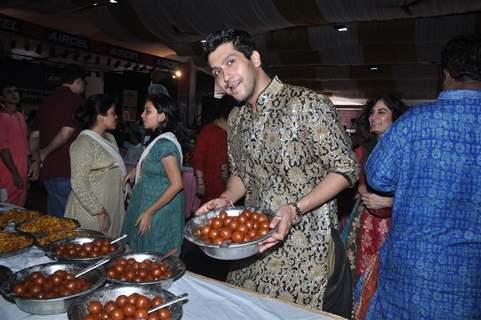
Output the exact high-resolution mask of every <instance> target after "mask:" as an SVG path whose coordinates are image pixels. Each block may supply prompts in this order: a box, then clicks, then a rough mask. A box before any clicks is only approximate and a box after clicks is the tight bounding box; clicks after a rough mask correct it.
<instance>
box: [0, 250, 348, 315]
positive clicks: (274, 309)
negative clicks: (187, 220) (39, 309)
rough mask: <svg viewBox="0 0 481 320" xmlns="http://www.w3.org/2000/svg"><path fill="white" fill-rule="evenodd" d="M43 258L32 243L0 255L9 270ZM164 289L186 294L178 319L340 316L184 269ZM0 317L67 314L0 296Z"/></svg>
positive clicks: (14, 269)
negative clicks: (35, 309)
mask: <svg viewBox="0 0 481 320" xmlns="http://www.w3.org/2000/svg"><path fill="white" fill-rule="evenodd" d="M47 262H51V260H50V259H49V258H47V257H46V256H45V255H44V254H43V252H42V251H41V250H39V249H37V248H36V247H32V248H31V249H30V250H28V251H27V252H25V253H24V254H21V255H17V256H13V257H9V258H3V259H0V265H4V266H6V267H9V268H10V269H12V271H18V270H20V269H23V268H26V267H29V266H33V265H37V264H41V263H47ZM168 290H169V291H170V292H172V293H174V294H176V295H178V294H181V293H184V292H187V293H188V294H189V302H188V303H186V304H184V306H183V310H184V316H183V317H182V319H184V320H204V319H205V320H213V319H227V320H241V319H242V320H243V319H255V320H264V319H265V320H275V319H279V320H293V319H296V320H297V319H302V320H311V319H312V320H314V319H342V318H340V317H337V316H334V315H331V314H328V313H323V312H319V313H316V312H310V311H308V310H306V309H304V308H300V307H297V306H295V305H292V304H287V303H284V302H282V301H280V300H277V299H271V298H267V297H264V296H260V295H258V294H256V293H253V292H249V291H246V290H242V289H239V288H235V287H232V286H229V285H227V284H225V283H222V282H219V281H215V280H212V279H209V278H205V277H202V276H199V275H196V274H194V273H190V272H186V274H185V275H184V276H183V277H182V278H180V279H179V280H177V281H176V282H174V284H173V285H172V286H171V287H170V288H169V289H168ZM0 319H5V320H7V319H8V320H16V319H38V320H47V319H49V320H66V319H67V314H66V313H62V314H57V315H48V316H38V315H31V314H28V313H25V312H23V311H21V310H20V309H19V308H17V306H16V305H15V304H12V303H10V302H8V301H6V300H5V299H3V297H0Z"/></svg>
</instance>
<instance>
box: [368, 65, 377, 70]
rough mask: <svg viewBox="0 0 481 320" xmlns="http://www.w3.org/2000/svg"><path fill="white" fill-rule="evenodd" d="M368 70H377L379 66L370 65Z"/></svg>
mask: <svg viewBox="0 0 481 320" xmlns="http://www.w3.org/2000/svg"><path fill="white" fill-rule="evenodd" d="M369 70H371V71H378V70H379V67H378V66H372V67H369Z"/></svg>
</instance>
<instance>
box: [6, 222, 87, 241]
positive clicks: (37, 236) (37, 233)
mask: <svg viewBox="0 0 481 320" xmlns="http://www.w3.org/2000/svg"><path fill="white" fill-rule="evenodd" d="M35 219H36V218H34V219H30V220H28V221H25V222H22V223H20V224H18V225H15V231H17V232H21V233H27V234H29V235H31V236H32V237H34V238H40V237H43V236H46V235H47V234H49V232H27V231H22V230H20V227H21V226H22V225H23V224H24V223H29V222H31V221H33V220H35ZM62 219H68V220H71V221H73V222H74V223H75V225H76V227H75V228H74V229H77V228H80V222H78V221H77V220H75V219H72V218H62ZM74 229H72V230H74ZM56 231H60V230H56ZM54 232H55V231H54Z"/></svg>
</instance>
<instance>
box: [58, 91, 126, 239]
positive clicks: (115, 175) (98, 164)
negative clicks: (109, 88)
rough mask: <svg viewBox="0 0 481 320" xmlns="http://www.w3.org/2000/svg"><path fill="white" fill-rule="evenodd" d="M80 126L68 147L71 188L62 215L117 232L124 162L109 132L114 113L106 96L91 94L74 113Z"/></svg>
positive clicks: (113, 124) (121, 211) (121, 217)
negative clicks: (77, 133) (78, 131)
mask: <svg viewBox="0 0 481 320" xmlns="http://www.w3.org/2000/svg"><path fill="white" fill-rule="evenodd" d="M74 119H75V121H76V122H77V123H78V124H79V126H80V127H81V128H82V129H84V130H83V131H82V132H80V134H79V135H78V137H77V139H75V141H74V142H73V143H72V145H71V146H70V159H71V168H72V175H71V183H72V191H71V192H70V196H69V199H68V202H67V208H66V211H65V216H66V217H70V218H74V219H77V220H78V221H79V222H80V224H81V226H82V228H86V229H92V230H97V231H101V232H103V233H105V234H106V235H108V236H111V237H115V236H117V235H119V233H120V230H121V227H122V223H123V220H124V216H125V209H124V196H123V190H122V180H123V178H124V176H125V175H126V169H125V164H124V162H123V160H122V157H121V156H120V154H119V148H118V147H117V143H116V141H115V138H114V136H113V135H112V134H110V133H108V132H107V130H112V129H115V127H116V125H117V115H116V114H115V105H114V101H113V99H112V98H111V97H109V96H108V95H103V94H99V95H93V96H91V97H89V98H88V99H87V102H86V103H85V105H84V106H83V107H80V108H79V109H78V110H77V111H76V112H75V115H74Z"/></svg>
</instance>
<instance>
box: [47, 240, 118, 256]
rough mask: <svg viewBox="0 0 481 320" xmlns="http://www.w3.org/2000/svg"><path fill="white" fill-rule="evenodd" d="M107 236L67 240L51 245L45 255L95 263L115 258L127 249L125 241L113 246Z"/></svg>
mask: <svg viewBox="0 0 481 320" xmlns="http://www.w3.org/2000/svg"><path fill="white" fill-rule="evenodd" d="M112 240H113V239H110V238H108V237H106V236H83V237H75V238H67V239H63V240H58V241H54V242H52V243H50V244H49V245H48V246H47V247H46V248H45V249H44V251H45V254H46V255H47V256H48V257H50V258H52V259H55V260H61V261H72V262H74V261H76V262H93V261H97V260H100V259H102V258H105V257H113V256H115V255H118V254H120V253H122V252H123V251H124V249H125V240H121V241H119V242H116V243H114V244H111V243H110V241H112Z"/></svg>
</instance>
